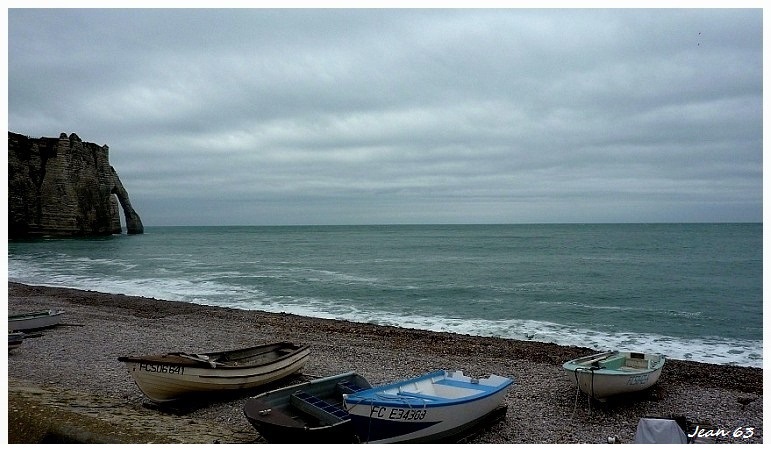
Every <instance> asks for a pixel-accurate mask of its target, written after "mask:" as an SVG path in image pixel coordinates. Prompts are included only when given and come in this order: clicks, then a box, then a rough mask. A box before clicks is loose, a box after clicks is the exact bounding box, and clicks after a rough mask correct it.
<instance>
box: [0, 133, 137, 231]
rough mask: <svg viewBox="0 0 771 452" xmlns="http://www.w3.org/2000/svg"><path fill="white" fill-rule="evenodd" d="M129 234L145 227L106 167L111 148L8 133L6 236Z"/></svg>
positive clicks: (63, 138)
mask: <svg viewBox="0 0 771 452" xmlns="http://www.w3.org/2000/svg"><path fill="white" fill-rule="evenodd" d="M119 204H120V206H121V207H123V213H124V217H125V218H126V232H127V233H128V234H142V233H143V232H144V226H143V225H142V220H141V219H140V218H139V215H138V214H137V213H136V212H135V211H134V209H133V207H131V202H130V201H129V197H128V193H127V192H126V190H125V189H124V188H123V184H122V183H121V181H120V179H119V178H118V174H117V173H116V172H115V169H114V168H113V167H112V166H110V161H109V149H108V147H107V146H98V145H96V144H94V143H84V142H82V141H81V140H80V138H78V136H77V135H75V134H74V133H73V134H71V135H70V136H69V137H68V136H67V135H66V134H64V133H62V134H61V135H60V136H59V138H45V137H43V138H29V137H26V136H24V135H20V134H17V133H13V132H8V238H22V237H37V236H83V237H85V236H99V235H110V234H120V233H121V232H122V229H121V222H120V213H119V211H118V208H119V207H118V206H119Z"/></svg>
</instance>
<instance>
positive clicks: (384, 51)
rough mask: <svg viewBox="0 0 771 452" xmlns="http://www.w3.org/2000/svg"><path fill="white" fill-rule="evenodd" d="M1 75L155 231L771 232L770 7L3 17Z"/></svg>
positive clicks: (13, 98)
mask: <svg viewBox="0 0 771 452" xmlns="http://www.w3.org/2000/svg"><path fill="white" fill-rule="evenodd" d="M8 74H9V80H8V81H9V84H8V86H9V105H8V107H9V130H12V131H14V132H18V133H24V134H28V135H32V136H56V135H57V134H58V133H60V132H68V133H69V132H76V133H78V135H79V136H81V138H82V139H84V140H86V141H94V142H97V143H100V144H102V143H106V144H109V145H110V149H111V161H112V162H113V165H114V166H115V167H116V169H117V170H118V172H119V174H120V175H121V178H122V180H123V182H124V185H125V186H126V187H127V189H128V190H129V192H130V193H131V195H132V200H134V204H135V206H136V207H137V209H139V211H140V213H143V218H146V220H145V223H146V224H148V225H152V224H154V223H155V224H178V223H179V224H188V223H195V224H220V223H225V224H229V223H232V224H247V223H248V224H283V223H287V222H288V223H317V222H321V223H398V222H520V221H524V222H538V221H544V222H555V221H589V222H591V221H599V222H605V221H760V220H761V213H762V193H761V192H762V10H747V9H736V10H734V9H688V10H679V9H671V10H670V9H667V10H645V9H641V10H636V9H620V10H594V9H591V10H589V9H587V10H582V9H575V10H573V9H565V10H563V9H550V10H519V9H513V10H498V9H489V10H488V9H484V10H474V9H468V10H302V9H300V10H264V9H263V10H218V9H209V10H186V9H173V10H163V9H158V10H155V9H147V10H133V9H110V10H99V9H89V10H86V9H34V10H32V9H30V10H27V9H11V10H9V71H8ZM192 205H195V206H198V207H197V208H196V210H197V212H198V213H199V215H198V216H191V215H190V214H189V213H187V212H186V208H187V207H189V206H192ZM143 206H145V207H144V208H143ZM143 210H145V212H143Z"/></svg>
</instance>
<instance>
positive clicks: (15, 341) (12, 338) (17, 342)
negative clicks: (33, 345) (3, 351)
mask: <svg viewBox="0 0 771 452" xmlns="http://www.w3.org/2000/svg"><path fill="white" fill-rule="evenodd" d="M25 336H26V335H25V334H24V333H22V332H21V331H9V332H8V351H9V352H10V351H11V350H15V349H17V348H19V347H20V346H21V344H22V343H23V342H24V337H25Z"/></svg>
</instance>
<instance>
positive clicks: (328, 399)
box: [244, 372, 372, 444]
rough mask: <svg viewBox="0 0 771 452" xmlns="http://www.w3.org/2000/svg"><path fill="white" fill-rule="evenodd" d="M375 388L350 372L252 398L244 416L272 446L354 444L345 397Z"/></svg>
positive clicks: (246, 406)
mask: <svg viewBox="0 0 771 452" xmlns="http://www.w3.org/2000/svg"><path fill="white" fill-rule="evenodd" d="M371 387H372V385H370V384H369V382H368V381H367V380H366V379H365V378H364V377H362V376H361V375H359V374H356V373H354V372H347V373H343V374H339V375H333V376H330V377H323V378H318V379H315V380H311V381H308V382H305V383H300V384H296V385H293V386H288V387H285V388H280V389H275V390H272V391H268V392H265V393H262V394H259V395H256V396H254V397H251V398H249V399H248V400H247V401H246V404H245V405H244V415H246V419H247V420H248V421H249V423H250V424H252V426H254V428H255V429H256V430H257V431H258V432H260V435H262V437H263V438H265V439H266V440H267V441H268V442H269V443H295V444H297V443H310V444H321V443H338V444H340V443H349V444H350V443H353V442H354V432H353V426H352V424H351V417H350V416H349V415H348V412H347V411H345V410H344V409H343V394H353V393H355V392H358V391H361V390H363V389H368V388H371Z"/></svg>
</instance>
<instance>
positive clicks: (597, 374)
mask: <svg viewBox="0 0 771 452" xmlns="http://www.w3.org/2000/svg"><path fill="white" fill-rule="evenodd" d="M664 363H665V358H664V356H663V355H659V354H645V353H634V352H606V353H598V354H596V355H590V356H587V357H583V358H579V359H576V360H572V361H568V362H567V363H565V364H564V365H563V369H564V370H565V371H566V372H567V373H568V374H569V375H570V379H571V380H572V381H573V383H574V385H575V386H577V387H578V388H579V389H580V390H581V392H583V393H585V394H587V395H589V396H591V397H592V398H594V399H597V400H599V401H606V400H607V399H608V398H610V397H614V396H618V395H623V394H629V393H634V392H639V391H643V390H646V389H648V388H650V387H651V386H653V385H655V384H656V383H657V382H658V380H659V377H660V376H661V372H662V370H663V367H664Z"/></svg>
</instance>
